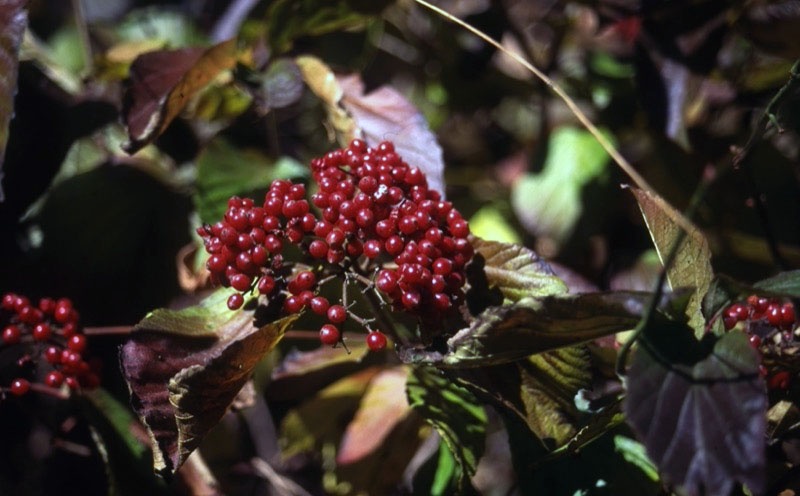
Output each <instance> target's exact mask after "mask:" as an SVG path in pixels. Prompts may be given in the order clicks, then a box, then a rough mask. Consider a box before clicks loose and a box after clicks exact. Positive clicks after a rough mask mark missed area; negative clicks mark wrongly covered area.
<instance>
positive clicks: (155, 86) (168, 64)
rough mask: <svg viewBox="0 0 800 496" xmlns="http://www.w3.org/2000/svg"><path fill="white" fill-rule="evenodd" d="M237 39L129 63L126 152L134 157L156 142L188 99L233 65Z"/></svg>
mask: <svg viewBox="0 0 800 496" xmlns="http://www.w3.org/2000/svg"><path fill="white" fill-rule="evenodd" d="M236 57H237V54H236V40H234V39H232V40H228V41H224V42H222V43H220V44H218V45H214V46H212V47H210V48H203V47H192V48H181V49H177V50H159V51H155V52H149V53H144V54H142V55H139V56H138V57H136V60H134V61H133V64H131V69H130V84H129V86H128V88H127V91H126V92H125V96H124V105H123V109H122V117H123V120H124V122H125V127H126V128H127V130H128V138H129V140H130V141H129V142H128V143H127V144H126V145H125V151H126V152H128V153H130V154H134V153H136V152H137V151H138V150H139V149H141V148H142V147H144V146H145V145H146V144H148V143H150V142H151V141H153V140H154V139H156V138H157V137H158V136H159V135H161V133H163V132H164V130H165V129H166V128H167V126H169V124H170V122H172V120H173V119H175V117H177V116H178V114H179V113H180V111H181V110H182V109H183V107H184V106H185V105H186V104H187V103H188V102H189V99H190V98H191V97H192V96H194V95H195V94H196V93H197V92H198V91H200V90H202V89H203V88H205V87H206V85H208V84H209V83H210V82H211V81H212V80H214V79H215V78H216V77H217V76H218V75H219V74H220V73H221V72H223V71H225V70H228V69H231V68H233V66H234V65H235V63H236Z"/></svg>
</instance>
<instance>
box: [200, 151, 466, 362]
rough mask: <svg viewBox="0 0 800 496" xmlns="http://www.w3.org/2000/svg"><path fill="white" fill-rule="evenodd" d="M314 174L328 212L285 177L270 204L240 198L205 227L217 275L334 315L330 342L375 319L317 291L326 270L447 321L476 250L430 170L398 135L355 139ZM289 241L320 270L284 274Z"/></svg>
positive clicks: (374, 340)
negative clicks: (374, 142)
mask: <svg viewBox="0 0 800 496" xmlns="http://www.w3.org/2000/svg"><path fill="white" fill-rule="evenodd" d="M311 171H312V178H313V180H314V181H315V183H316V184H317V185H318V191H317V192H316V193H314V194H313V195H312V196H311V203H312V204H313V206H314V207H316V209H318V210H319V213H320V217H317V215H315V214H314V213H313V212H312V211H311V205H310V204H309V202H308V201H307V200H306V199H305V196H306V188H305V186H303V185H302V184H292V183H291V182H289V181H286V180H276V181H274V182H273V183H272V186H271V188H270V190H269V192H268V193H267V195H266V198H265V200H264V202H263V204H262V205H261V206H256V204H255V202H253V201H252V200H251V199H241V198H237V197H234V198H231V199H230V200H229V202H228V210H227V212H226V213H225V218H224V220H222V221H220V222H217V223H216V224H214V225H206V226H203V227H200V228H199V229H198V234H199V235H200V236H201V237H202V238H203V240H204V244H205V248H206V251H207V252H208V253H209V254H210V257H209V259H208V262H207V264H206V266H207V267H208V269H209V271H210V272H211V274H212V281H214V282H215V283H218V284H222V285H223V286H231V287H233V288H235V289H236V290H237V291H239V292H240V293H243V292H247V291H253V290H254V289H256V288H257V289H258V291H259V292H260V293H261V294H264V295H271V294H283V295H285V296H286V299H285V301H284V310H285V311H286V312H288V313H296V312H300V311H302V310H303V309H304V308H306V307H308V308H310V309H311V311H313V312H314V313H317V314H319V315H321V316H324V317H326V318H327V320H328V323H327V324H325V325H323V326H322V328H321V329H320V340H321V341H322V342H323V343H324V344H329V345H335V344H337V343H339V342H340V341H341V333H340V332H339V328H338V327H337V326H338V325H340V324H342V323H343V322H344V321H345V320H346V319H347V318H348V316H349V317H351V318H352V319H353V320H356V321H357V322H359V323H361V324H362V325H364V326H365V327H366V323H367V322H368V320H367V319H361V318H358V317H357V316H355V315H354V314H352V313H351V312H350V311H349V309H348V308H347V305H346V304H334V305H331V304H330V303H329V302H328V300H327V299H326V298H324V297H322V296H318V295H317V290H318V289H319V286H320V285H321V284H322V281H318V280H317V279H318V278H319V277H320V276H323V278H324V279H325V280H329V279H330V277H327V276H330V275H331V274H334V275H339V276H342V277H351V276H352V277H355V278H356V279H357V280H359V281H360V282H361V283H362V284H365V283H364V281H367V283H368V286H369V287H367V288H365V289H372V287H377V288H378V289H379V290H380V291H381V292H382V293H383V294H385V295H387V296H388V297H389V299H390V300H391V301H392V303H393V305H394V306H395V308H396V309H398V310H406V311H410V312H412V313H414V314H416V315H418V316H420V317H423V318H441V315H442V312H443V311H445V310H447V309H449V308H450V307H452V306H453V304H454V303H458V302H460V301H462V300H463V298H464V293H463V289H462V287H463V285H464V282H465V276H464V266H465V265H466V264H467V263H468V262H469V261H470V260H471V259H472V256H473V253H474V251H473V248H472V245H471V244H470V243H469V241H468V240H467V236H468V235H469V226H468V224H467V221H466V220H464V219H463V218H462V217H461V214H460V213H459V212H458V210H456V209H454V208H453V205H452V203H450V202H447V201H443V200H442V198H441V195H440V194H439V193H438V192H437V191H435V190H430V189H428V184H427V179H426V177H425V174H424V173H423V172H422V171H421V170H420V169H419V168H417V167H412V166H409V165H408V164H407V163H406V162H404V161H403V160H402V159H401V158H400V156H399V155H398V154H397V153H396V152H395V149H394V145H393V144H392V143H391V142H388V141H385V142H382V143H380V145H378V146H377V147H376V148H370V147H368V146H367V145H366V143H364V142H363V141H361V140H353V141H352V142H351V143H350V146H349V147H347V148H345V149H340V150H335V151H332V152H330V153H328V154H326V155H325V156H324V157H321V158H317V159H314V160H312V161H311ZM284 242H288V243H291V244H295V245H298V246H299V247H300V248H301V249H302V250H303V251H304V252H305V253H307V254H308V255H309V257H310V259H311V260H312V261H313V263H314V264H316V265H315V266H314V267H312V268H311V269H312V270H302V271H299V272H297V273H296V275H295V276H294V277H293V278H291V279H290V280H287V279H288V278H285V277H282V276H280V275H279V272H280V271H281V270H283V271H284V272H285V269H286V266H287V265H288V264H284V260H283V256H282V254H281V253H282V250H283V245H284ZM385 264H386V265H388V266H385ZM368 275H371V276H372V278H373V279H369V278H368ZM240 293H235V294H233V295H232V296H231V297H230V299H229V300H228V307H229V308H230V309H232V310H235V309H238V308H240V307H241V306H242V304H243V303H244V298H243V296H242V294H240ZM368 330H369V329H368ZM386 342H387V340H386V336H385V335H384V334H383V333H382V332H380V331H375V330H369V333H368V335H367V344H368V345H369V347H370V349H373V350H379V349H382V348H384V347H385V346H386Z"/></svg>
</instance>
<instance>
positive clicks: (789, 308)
mask: <svg viewBox="0 0 800 496" xmlns="http://www.w3.org/2000/svg"><path fill="white" fill-rule="evenodd" d="M794 321H795V315H794V305H792V304H791V303H784V304H783V306H782V307H781V323H783V325H784V326H785V327H791V325H792V324H794Z"/></svg>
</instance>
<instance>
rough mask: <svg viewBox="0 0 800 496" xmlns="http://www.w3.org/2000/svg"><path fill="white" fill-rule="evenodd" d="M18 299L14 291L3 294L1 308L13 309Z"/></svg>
mask: <svg viewBox="0 0 800 496" xmlns="http://www.w3.org/2000/svg"><path fill="white" fill-rule="evenodd" d="M16 301H17V295H15V294H14V293H6V294H4V295H3V302H2V304H0V308H2V309H3V310H13V309H14V303H16Z"/></svg>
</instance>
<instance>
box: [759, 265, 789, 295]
mask: <svg viewBox="0 0 800 496" xmlns="http://www.w3.org/2000/svg"><path fill="white" fill-rule="evenodd" d="M753 287H754V288H756V289H761V290H765V291H769V292H770V293H773V294H775V295H781V296H786V297H789V298H800V270H791V271H788V272H781V273H780V274H777V275H775V276H773V277H770V278H768V279H764V280H763V281H758V282H757V283H755V284H753Z"/></svg>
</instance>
